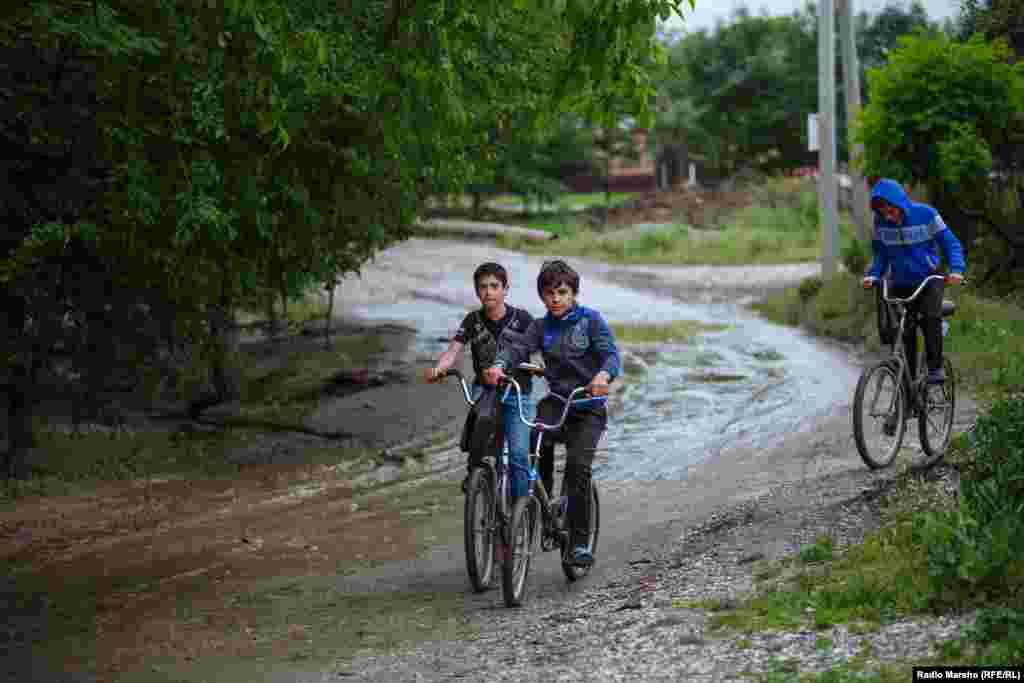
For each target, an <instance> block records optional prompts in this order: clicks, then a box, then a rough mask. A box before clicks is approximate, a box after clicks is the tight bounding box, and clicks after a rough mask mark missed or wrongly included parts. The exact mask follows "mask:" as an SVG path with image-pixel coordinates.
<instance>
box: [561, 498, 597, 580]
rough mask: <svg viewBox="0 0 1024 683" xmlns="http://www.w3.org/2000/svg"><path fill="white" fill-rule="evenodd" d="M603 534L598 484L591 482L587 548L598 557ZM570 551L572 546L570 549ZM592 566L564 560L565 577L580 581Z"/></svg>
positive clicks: (563, 570)
mask: <svg viewBox="0 0 1024 683" xmlns="http://www.w3.org/2000/svg"><path fill="white" fill-rule="evenodd" d="M600 535H601V500H600V498H599V497H598V495H597V484H596V483H594V482H593V481H591V482H590V540H589V542H588V543H587V549H588V550H590V554H591V555H592V556H593V557H594V558H595V560H596V559H597V541H598V538H599V537H600ZM568 550H569V551H570V552H571V551H572V548H569V549H568ZM592 566H593V565H591V566H590V567H578V566H576V565H574V564H572V563H570V562H565V561H563V562H562V572H563V573H564V574H565V578H566V579H568V580H569V581H570V582H571V581H578V580H579V579H582V578H583V577H584V576H586V575H587V574H589V573H590V569H591V567H592Z"/></svg>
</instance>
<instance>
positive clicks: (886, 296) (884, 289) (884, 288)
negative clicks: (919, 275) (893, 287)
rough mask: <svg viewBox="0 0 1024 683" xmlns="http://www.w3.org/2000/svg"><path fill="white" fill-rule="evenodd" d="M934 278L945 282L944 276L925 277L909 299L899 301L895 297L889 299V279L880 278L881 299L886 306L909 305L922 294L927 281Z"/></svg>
mask: <svg viewBox="0 0 1024 683" xmlns="http://www.w3.org/2000/svg"><path fill="white" fill-rule="evenodd" d="M936 278H938V279H940V280H945V279H946V276H945V275H942V274H936V275H929V276H928V277H926V278H925V279H924V280H922V281H921V284H919V285H918V286H917V289H916V290H914V293H913V294H911V295H910V296H909V297H907V298H905V299H900V298H897V297H890V296H889V279H888V278H884V277H883V278H882V299H883V300H884V301H885V303H887V304H909V303H911V302H913V301H914V300H915V299H916V298H917V297H918V295H919V294H920V293H921V292H922V290H924V286H925V285H926V284H928V281H929V280H933V279H936Z"/></svg>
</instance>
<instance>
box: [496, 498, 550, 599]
mask: <svg viewBox="0 0 1024 683" xmlns="http://www.w3.org/2000/svg"><path fill="white" fill-rule="evenodd" d="M540 529H541V510H540V501H539V500H537V498H536V496H533V495H529V496H523V497H521V498H520V499H519V500H517V501H516V504H515V505H514V506H512V521H511V522H510V523H509V529H508V536H509V546H510V547H509V556H508V557H507V558H506V560H505V562H504V563H503V564H502V566H501V592H502V595H503V597H504V598H505V606H506V607H518V606H519V605H521V604H523V598H524V597H525V596H526V580H527V577H528V576H529V574H530V564H531V563H532V562H533V556H534V555H535V554H536V552H537V546H538V544H539V541H540Z"/></svg>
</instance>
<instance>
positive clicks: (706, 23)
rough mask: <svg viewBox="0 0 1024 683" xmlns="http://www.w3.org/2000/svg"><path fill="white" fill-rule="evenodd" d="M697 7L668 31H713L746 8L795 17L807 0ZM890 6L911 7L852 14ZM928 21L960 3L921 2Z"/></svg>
mask: <svg viewBox="0 0 1024 683" xmlns="http://www.w3.org/2000/svg"><path fill="white" fill-rule="evenodd" d="M696 2H697V7H696V9H694V10H688V9H684V10H683V16H684V17H685V22H684V21H681V20H680V19H679V17H676V16H673V17H672V19H671V20H669V21H668V22H666V23H665V28H668V29H679V28H683V29H685V30H687V31H690V30H698V29H701V28H706V29H713V28H714V27H715V22H716V21H717V20H719V19H720V20H722V21H726V22H727V21H728V20H729V18H730V17H731V16H732V14H733V11H734V10H736V9H738V8H740V7H744V6H745V7H746V8H747V9H748V10H749V11H750V13H751V14H753V15H755V16H756V15H759V14H761V9H762V8H763V9H765V10H766V11H767V13H768V14H771V15H780V14H781V15H786V14H792V13H793V12H794V11H795V10H798V9H800V8H802V7H803V6H804V5H805V4H806V0H696ZM887 4H898V5H902V6H904V7H906V6H908V5H909V4H910V0H853V11H854V13H856V14H860V13H861V12H868V13H871V14H874V13H877V12H878V11H879V10H881V9H882V8H883V7H885V6H886V5H887ZM921 4H922V5H924V9H925V11H926V12H927V13H928V18H929V19H931V20H932V21H942V20H943V19H945V18H947V17H954V16H956V15H957V14H958V13H959V11H960V1H959V0H921Z"/></svg>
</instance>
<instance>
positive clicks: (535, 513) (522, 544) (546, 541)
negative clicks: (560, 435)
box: [501, 363, 607, 607]
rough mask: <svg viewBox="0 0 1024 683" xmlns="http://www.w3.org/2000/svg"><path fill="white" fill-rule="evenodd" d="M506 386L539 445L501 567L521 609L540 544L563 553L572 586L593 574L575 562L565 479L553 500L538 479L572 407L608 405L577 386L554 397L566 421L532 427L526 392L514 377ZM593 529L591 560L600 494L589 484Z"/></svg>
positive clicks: (511, 603)
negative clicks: (546, 444)
mask: <svg viewBox="0 0 1024 683" xmlns="http://www.w3.org/2000/svg"><path fill="white" fill-rule="evenodd" d="M519 368H520V369H521V370H526V371H527V372H530V373H531V374H536V375H541V374H543V369H542V368H540V367H539V366H537V365H533V364H531V363H522V364H520V365H519ZM505 382H507V383H509V384H510V385H511V386H513V387H515V390H516V398H517V401H518V403H519V419H520V420H521V421H522V422H523V423H524V424H525V425H527V426H528V427H530V428H531V429H535V430H537V442H536V444H534V447H533V448H532V449H531V452H530V474H529V492H528V493H527V495H526V496H523V497H522V498H520V499H519V500H517V501H516V503H515V505H514V506H513V507H512V519H511V521H510V525H509V528H508V532H509V546H510V548H509V550H510V557H508V558H507V559H506V561H505V562H504V563H503V564H502V581H501V587H502V595H503V597H504V599H505V605H506V606H507V607H518V606H519V605H521V604H522V603H523V598H524V597H525V593H526V579H527V576H528V575H529V573H530V566H531V564H532V561H533V555H534V554H535V552H536V550H537V547H538V544H539V545H540V548H541V550H542V551H544V552H547V551H551V550H555V549H556V548H558V549H560V550H561V552H562V572H563V573H564V574H565V577H566V579H568V580H569V581H576V580H578V579H581V578H583V577H584V576H586V575H587V574H588V573H589V572H590V566H578V565H576V564H575V563H574V562H572V560H571V556H570V553H571V552H572V548H571V547H570V545H569V529H568V528H567V524H566V521H567V520H566V516H567V515H566V513H567V512H568V509H567V508H568V498H567V496H566V490H565V479H564V478H563V479H562V483H561V491H560V494H559V498H558V499H557V500H552V499H551V497H550V495H549V494H548V491H547V490H546V489H545V488H544V482H543V480H542V479H541V478H540V477H539V476H538V474H537V458H538V453H539V452H540V446H541V443H542V442H543V439H544V435H545V434H549V435H550V434H551V433H552V432H556V431H557V430H559V429H561V427H562V425H564V424H565V419H566V417H568V415H569V411H570V409H571V408H572V406H573V405H580V404H583V403H590V402H593V401H595V400H597V401H604V400H607V398H606V397H603V396H602V397H590V398H585V399H578V398H576V396H577V394H580V393H581V392H585V391H586V387H577V388H576V389H574V390H573V391H572V393H570V394H569V396H559V395H558V394H555V393H551V394H550V395H551V396H554V397H556V398H558V399H559V400H561V401H562V402H563V403H564V404H565V409H564V410H563V411H562V417H561V419H560V420H559V421H558V423H557V424H544V423H543V422H537V421H535V422H530V421H529V420H527V419H526V417H525V416H524V415H523V403H522V390H521V389H520V387H519V383H518V382H516V380H515V379H513V378H511V377H507V378H506V379H505ZM589 517H590V525H589V542H588V545H587V549H588V550H589V551H590V553H591V555H592V556H593V555H594V554H595V553H596V551H597V540H598V535H599V533H600V530H601V506H600V500H599V498H598V495H597V484H595V483H594V481H593V480H591V482H590V516H589Z"/></svg>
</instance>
